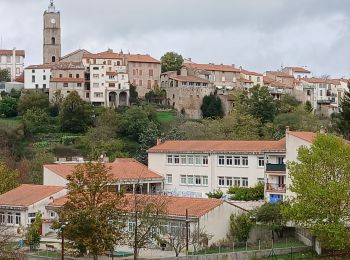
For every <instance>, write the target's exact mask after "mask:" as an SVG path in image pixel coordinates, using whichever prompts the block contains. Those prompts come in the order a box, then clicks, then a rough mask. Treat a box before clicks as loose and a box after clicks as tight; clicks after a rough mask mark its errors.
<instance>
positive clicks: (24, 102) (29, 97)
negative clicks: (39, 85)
mask: <svg viewBox="0 0 350 260" xmlns="http://www.w3.org/2000/svg"><path fill="white" fill-rule="evenodd" d="M31 108H38V109H43V110H47V109H48V108H49V96H48V95H47V94H45V93H44V92H41V91H34V90H33V91H28V92H26V93H25V94H23V95H22V96H21V97H20V99H19V103H18V112H19V114H21V115H23V114H24V113H25V112H26V111H27V110H28V109H31Z"/></svg>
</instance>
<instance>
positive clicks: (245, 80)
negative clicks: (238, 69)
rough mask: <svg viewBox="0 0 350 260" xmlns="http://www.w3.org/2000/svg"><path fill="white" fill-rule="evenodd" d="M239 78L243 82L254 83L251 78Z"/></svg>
mask: <svg viewBox="0 0 350 260" xmlns="http://www.w3.org/2000/svg"><path fill="white" fill-rule="evenodd" d="M237 80H238V81H240V82H242V83H254V82H253V81H251V80H249V79H244V78H238V79H237Z"/></svg>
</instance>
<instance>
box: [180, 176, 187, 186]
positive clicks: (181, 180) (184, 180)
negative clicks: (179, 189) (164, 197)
mask: <svg viewBox="0 0 350 260" xmlns="http://www.w3.org/2000/svg"><path fill="white" fill-rule="evenodd" d="M180 183H181V184H186V175H180Z"/></svg>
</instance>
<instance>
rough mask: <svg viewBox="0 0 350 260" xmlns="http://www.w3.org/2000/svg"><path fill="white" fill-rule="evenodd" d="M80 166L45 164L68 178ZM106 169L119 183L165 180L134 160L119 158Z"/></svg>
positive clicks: (107, 165) (72, 164)
mask: <svg viewBox="0 0 350 260" xmlns="http://www.w3.org/2000/svg"><path fill="white" fill-rule="evenodd" d="M77 165H79V164H75V163H69V164H68V163H62V164H59V163H58V164H45V165H44V167H45V168H47V169H49V170H50V171H52V172H54V173H56V174H57V175H59V176H61V177H63V178H65V179H66V178H67V176H68V175H70V174H71V173H72V172H73V171H74V169H75V166H77ZM105 165H106V167H111V171H110V172H111V173H112V174H113V176H114V177H115V179H116V180H117V181H128V180H139V179H142V180H144V179H163V177H162V176H160V175H159V174H157V173H155V172H153V171H151V170H149V169H148V168H147V166H145V165H143V164H142V163H139V162H138V161H136V160H135V159H132V158H118V159H116V160H115V161H114V162H112V163H106V164H105Z"/></svg>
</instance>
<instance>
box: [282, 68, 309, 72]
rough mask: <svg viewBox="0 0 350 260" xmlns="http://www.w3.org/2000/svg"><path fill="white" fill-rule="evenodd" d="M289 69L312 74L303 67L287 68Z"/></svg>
mask: <svg viewBox="0 0 350 260" xmlns="http://www.w3.org/2000/svg"><path fill="white" fill-rule="evenodd" d="M286 68H287V69H291V70H292V71H293V72H297V73H298V72H299V73H311V71H309V70H307V69H304V68H302V67H286Z"/></svg>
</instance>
